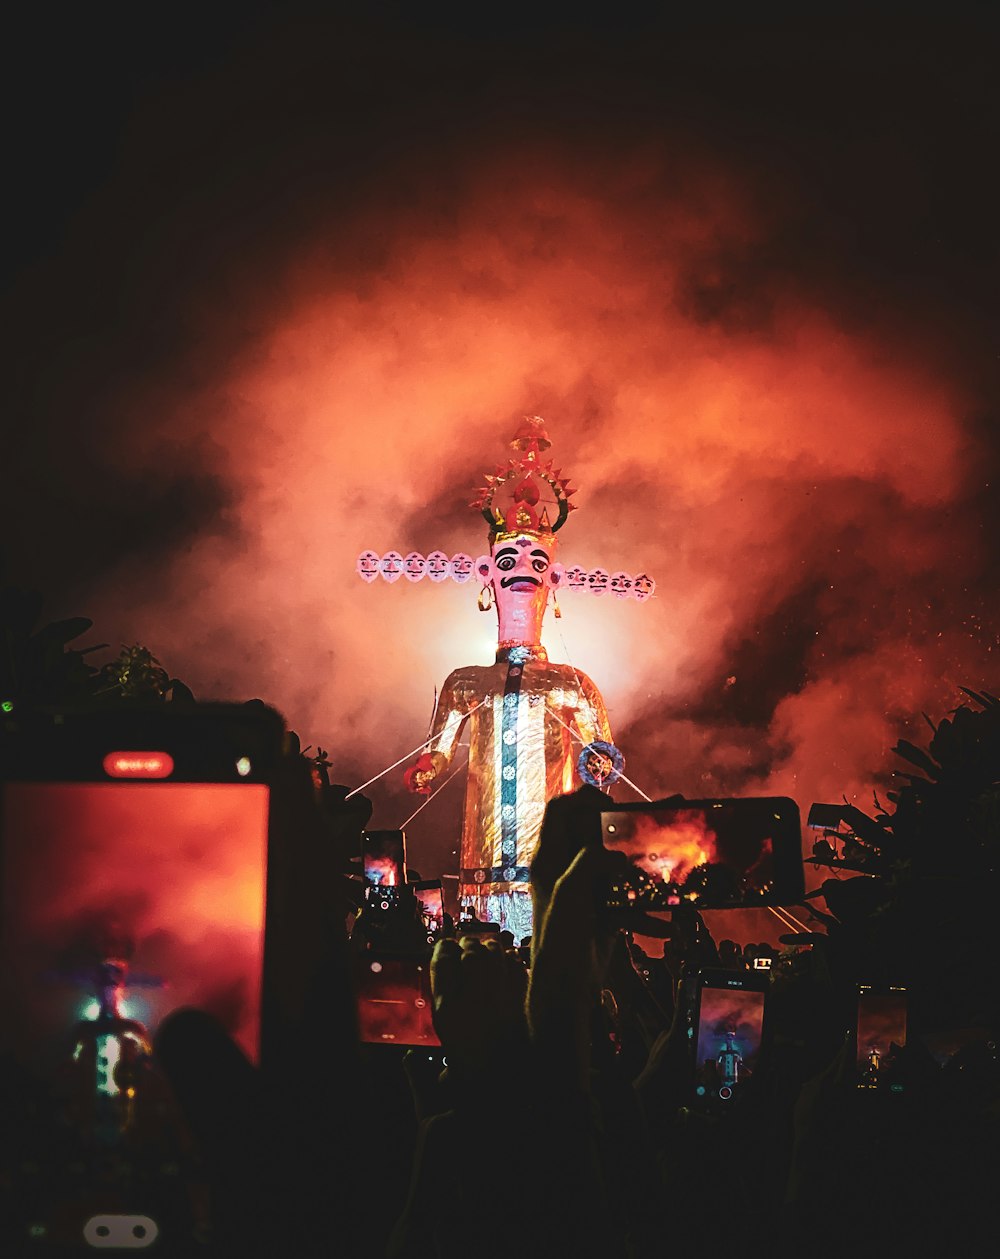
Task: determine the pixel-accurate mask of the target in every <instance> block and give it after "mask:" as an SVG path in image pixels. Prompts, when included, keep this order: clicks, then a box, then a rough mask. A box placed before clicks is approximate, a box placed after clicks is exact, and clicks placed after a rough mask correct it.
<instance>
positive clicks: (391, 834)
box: [361, 831, 406, 913]
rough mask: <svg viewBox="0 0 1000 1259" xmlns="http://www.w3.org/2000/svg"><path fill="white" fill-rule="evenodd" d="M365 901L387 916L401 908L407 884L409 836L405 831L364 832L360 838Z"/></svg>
mask: <svg viewBox="0 0 1000 1259" xmlns="http://www.w3.org/2000/svg"><path fill="white" fill-rule="evenodd" d="M361 856H362V863H363V868H364V879H365V899H366V901H367V902H368V905H369V906H370V907H371V908H372V909H375V910H380V911H381V912H383V913H385V912H388V911H390V910H393V909H396V908H398V905H399V889H400V887H402V885H403V884H404V883H405V882H406V836H405V835H404V834H403V832H402V831H364V832H363V833H362V836H361Z"/></svg>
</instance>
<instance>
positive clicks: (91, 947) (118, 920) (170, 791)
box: [0, 782, 268, 1072]
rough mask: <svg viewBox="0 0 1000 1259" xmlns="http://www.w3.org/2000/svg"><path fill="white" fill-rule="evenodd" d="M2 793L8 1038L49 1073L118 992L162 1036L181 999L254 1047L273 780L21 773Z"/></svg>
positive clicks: (124, 1010) (127, 1011) (0, 992)
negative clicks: (66, 777) (68, 778)
mask: <svg viewBox="0 0 1000 1259" xmlns="http://www.w3.org/2000/svg"><path fill="white" fill-rule="evenodd" d="M2 792H3V794H2V830H3V840H2V874H0V877H2V891H0V915H2V917H0V923H2V926H0V948H2V955H3V971H2V979H0V985H2V987H0V1001H2V1003H3V1005H2V1008H3V1009H4V1010H5V1011H6V1012H7V1015H8V1017H7V1018H6V1019H5V1020H4V1021H3V1030H2V1031H0V1043H2V1044H3V1047H4V1049H5V1050H7V1051H8V1052H11V1053H13V1054H14V1056H15V1058H16V1060H17V1061H18V1062H19V1063H20V1064H21V1065H23V1066H25V1067H26V1068H28V1069H30V1070H40V1071H43V1072H44V1071H48V1070H50V1069H54V1068H55V1067H56V1066H57V1064H58V1062H59V1058H60V1054H61V1053H62V1052H63V1049H64V1045H65V1042H66V1039H67V1037H69V1036H70V1035H71V1033H72V1031H73V1028H74V1025H75V1024H76V1023H78V1022H79V1021H81V1020H84V1021H86V1020H93V1019H96V1018H98V1017H99V1016H100V1015H101V1013H102V1010H103V1012H104V1013H105V1014H107V1013H108V1006H109V1004H115V1005H117V1007H118V1009H119V1011H120V1014H121V1015H122V1017H125V1018H131V1019H134V1020H136V1021H137V1022H139V1023H141V1024H142V1025H143V1027H144V1028H145V1029H146V1031H147V1032H148V1033H149V1035H153V1034H155V1032H156V1029H157V1027H158V1026H159V1024H160V1022H161V1021H162V1019H163V1018H164V1017H165V1015H166V1014H168V1013H169V1012H170V1011H171V1010H174V1009H177V1008H178V1007H179V1006H197V1007H199V1008H200V1009H203V1010H206V1011H208V1012H209V1013H210V1014H213V1015H215V1016H216V1017H217V1018H218V1019H219V1021H220V1022H221V1023H222V1024H223V1026H224V1027H225V1028H226V1030H227V1031H228V1032H229V1033H230V1035H231V1036H232V1037H233V1039H234V1040H235V1041H236V1042H237V1044H239V1046H240V1047H241V1048H242V1049H243V1051H244V1052H245V1053H246V1054H247V1055H248V1056H249V1057H250V1058H251V1059H254V1060H256V1059H257V1058H258V1055H259V1048H260V1008H261V967H262V961H263V940H264V896H265V878H266V858H267V828H268V788H267V787H266V786H264V785H261V784H257V783H254V784H249V783H248V784H236V783H207V782H200V783H163V782H157V783H150V782H128V783H125V782H116V783H97V782H72V783H53V782H30V783H29V782H21V783H18V782H14V783H7V784H5V786H4V787H3V789H2ZM112 970H113V973H112ZM109 988H110V989H111V991H109V990H108V989H109Z"/></svg>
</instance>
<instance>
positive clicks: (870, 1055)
mask: <svg viewBox="0 0 1000 1259" xmlns="http://www.w3.org/2000/svg"><path fill="white" fill-rule="evenodd" d="M905 1044H906V989H905V988H901V987H889V988H884V989H877V988H873V987H871V986H869V985H868V984H859V986H858V1024H857V1080H858V1086H859V1087H860V1088H878V1087H879V1085H880V1084H882V1083H884V1081H885V1073H886V1070H887V1068H888V1067H889V1066H890V1063H891V1059H892V1046H893V1045H898V1046H899V1047H900V1048H902V1047H903V1046H904V1045H905Z"/></svg>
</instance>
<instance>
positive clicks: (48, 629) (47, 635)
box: [35, 616, 94, 646]
mask: <svg viewBox="0 0 1000 1259" xmlns="http://www.w3.org/2000/svg"><path fill="white" fill-rule="evenodd" d="M93 627H94V622H93V621H92V620H91V619H90V618H89V617H87V616H71V617H68V618H67V619H66V620H65V621H53V622H52V623H51V624H50V625H45V626H43V627H42V629H40V630H39V631H38V633H37V634H36V635H35V638H36V639H45V640H47V641H49V642H54V643H59V644H60V645H63V646H65V644H66V643H71V642H72V641H73V639H74V638H79V637H80V635H81V634H86V632H87V630H89V629H93Z"/></svg>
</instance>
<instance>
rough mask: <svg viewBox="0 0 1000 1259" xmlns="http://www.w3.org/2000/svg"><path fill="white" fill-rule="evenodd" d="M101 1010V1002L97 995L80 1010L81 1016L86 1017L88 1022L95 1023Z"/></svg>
mask: <svg viewBox="0 0 1000 1259" xmlns="http://www.w3.org/2000/svg"><path fill="white" fill-rule="evenodd" d="M100 1012H101V1003H100V1001H98V1000H97V998H96V997H92V998H91V999H90V1000H89V1001H88V1002H87V1004H86V1005H85V1006H84V1007H83V1009H82V1010H81V1011H80V1018H81V1019H86V1020H87V1022H88V1023H93V1021H94V1020H95V1019H96V1018H97V1016H98V1015H99V1014H100Z"/></svg>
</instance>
